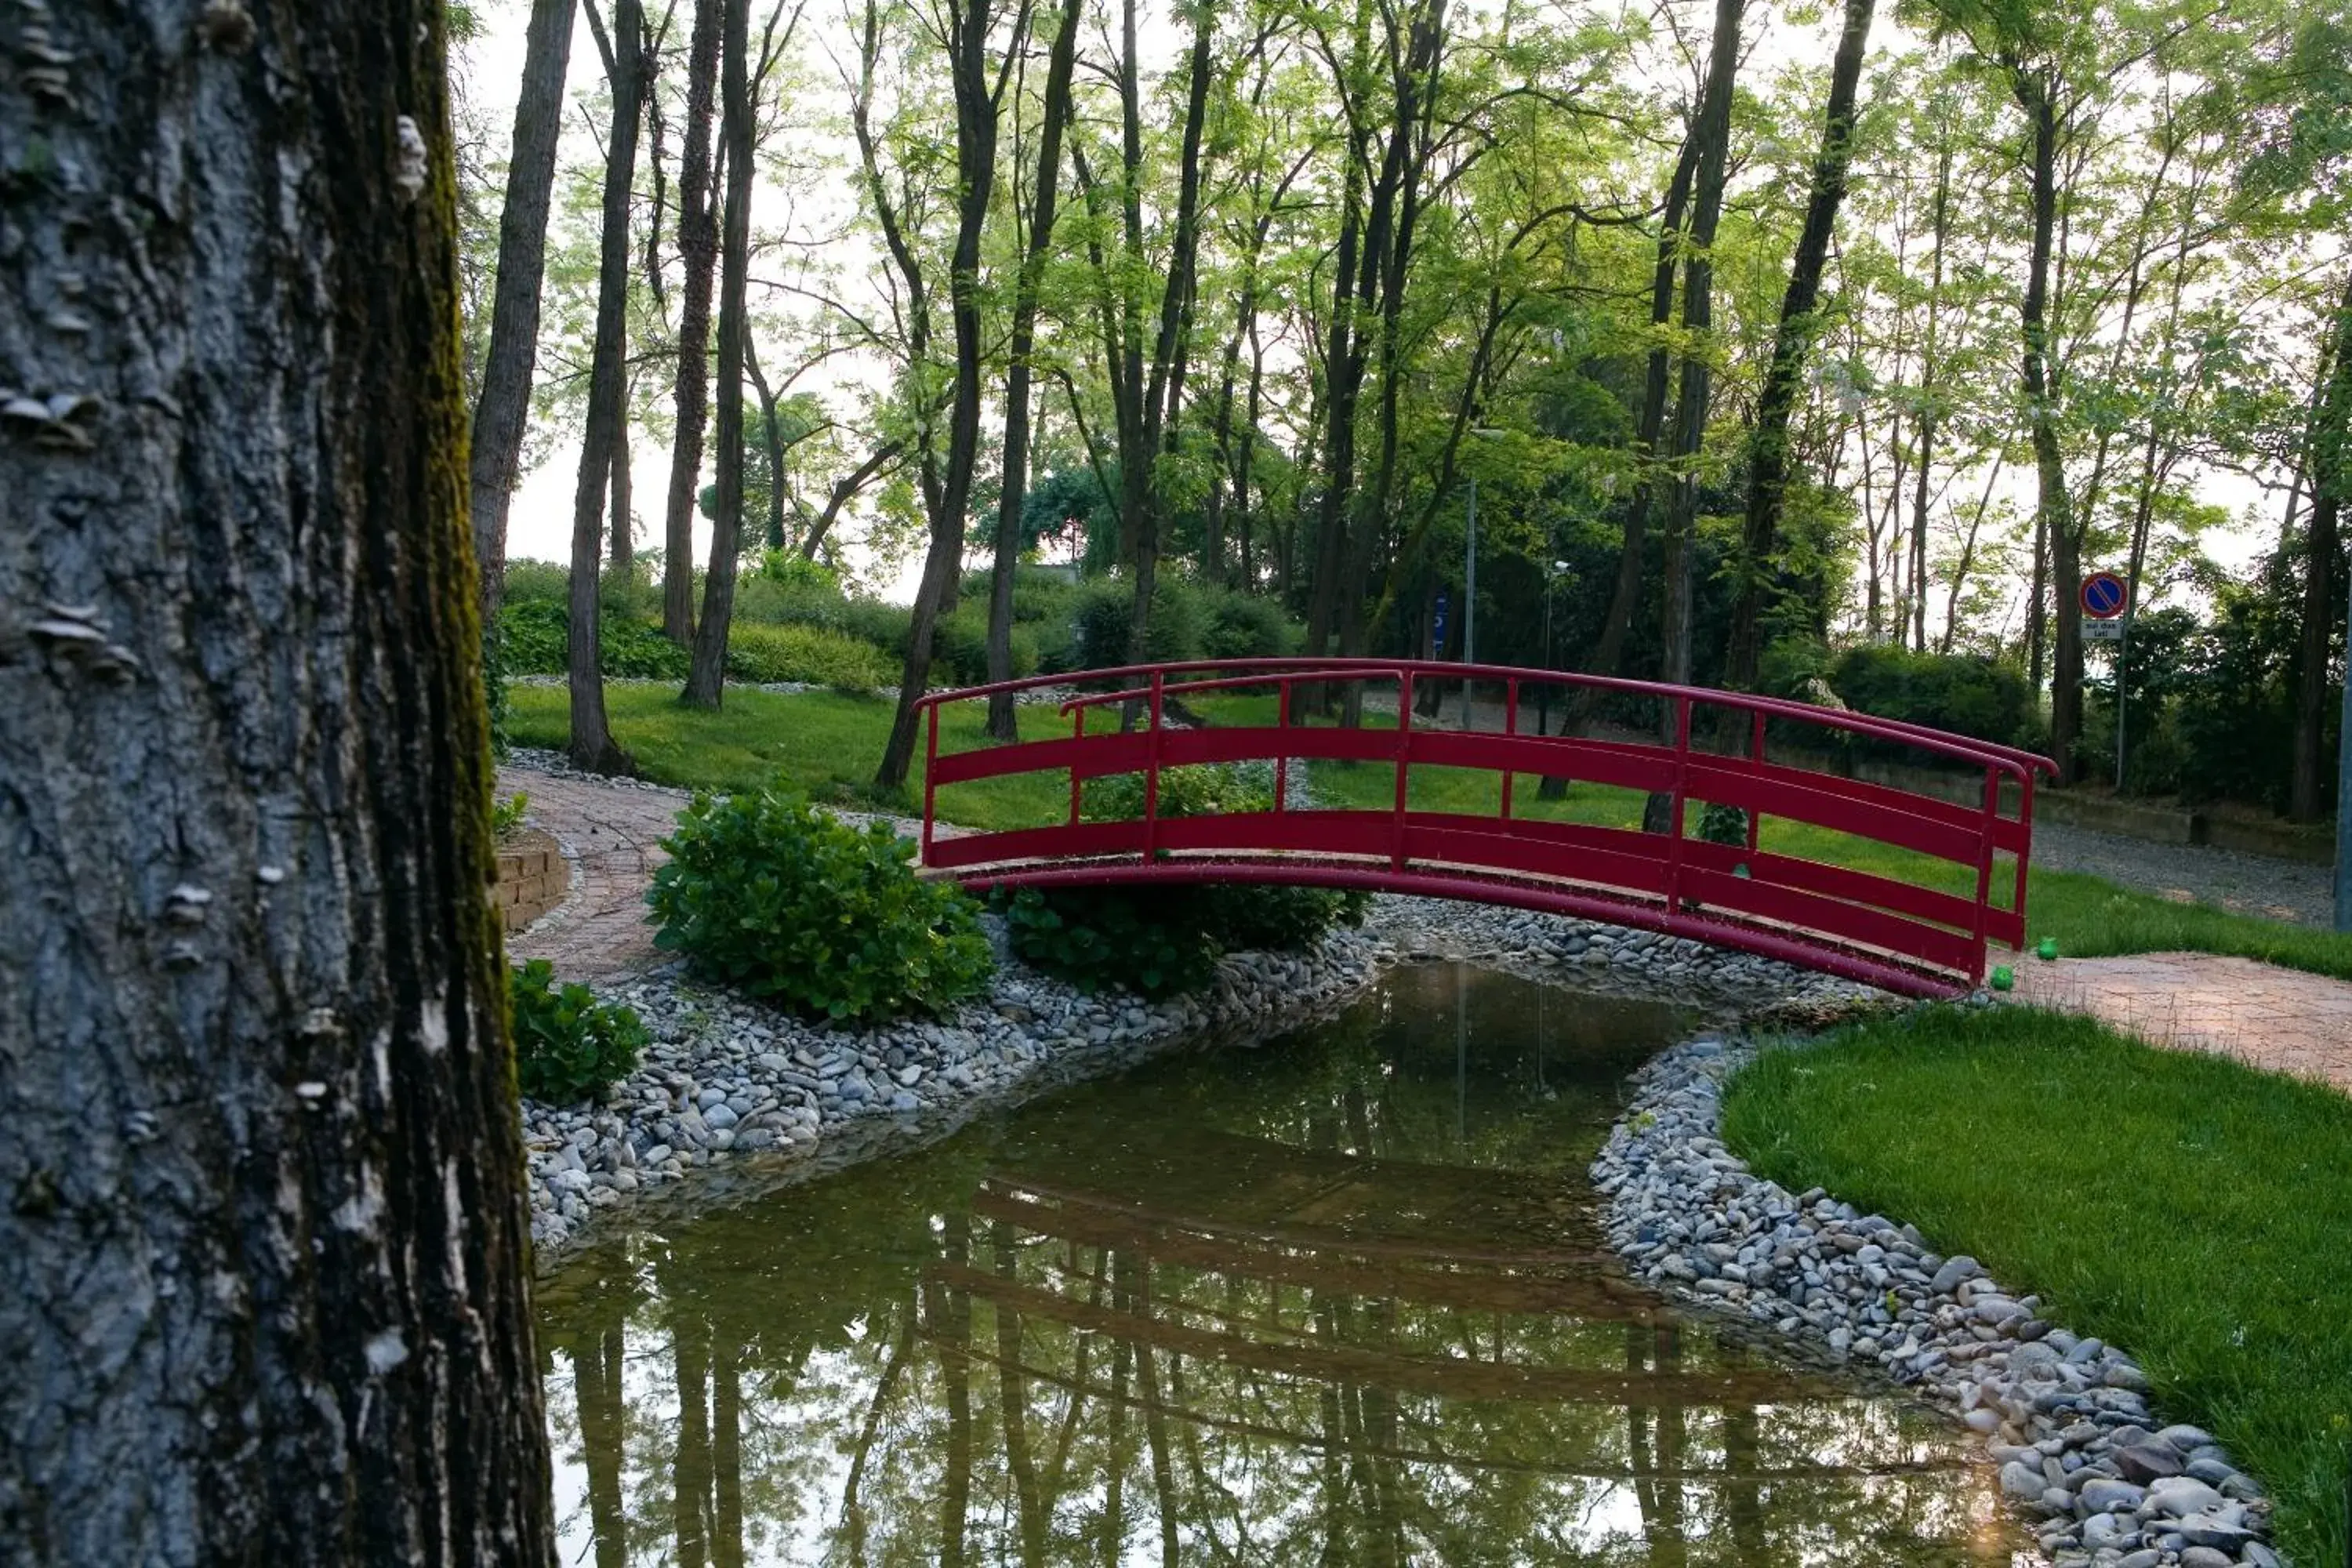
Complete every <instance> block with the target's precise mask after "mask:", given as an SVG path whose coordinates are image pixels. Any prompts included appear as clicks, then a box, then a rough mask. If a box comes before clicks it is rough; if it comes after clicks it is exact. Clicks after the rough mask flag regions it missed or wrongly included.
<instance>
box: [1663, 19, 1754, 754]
mask: <svg viewBox="0 0 2352 1568" xmlns="http://www.w3.org/2000/svg"><path fill="white" fill-rule="evenodd" d="M1743 8H1744V0H1716V6H1715V37H1714V42H1713V44H1712V46H1711V47H1710V50H1709V53H1708V57H1707V71H1706V89H1705V91H1704V95H1703V96H1702V98H1701V100H1700V102H1699V117H1698V124H1697V126H1696V128H1695V129H1694V131H1693V132H1692V134H1693V135H1694V136H1696V138H1697V141H1698V167H1697V171H1696V190H1695V194H1694V199H1693V202H1692V207H1691V227H1690V245H1691V252H1690V258H1689V260H1688V261H1687V262H1685V264H1684V269H1683V332H1684V335H1685V339H1686V340H1687V347H1686V349H1685V353H1684V355H1683V365H1682V385H1681V388H1680V390H1679V391H1678V393H1677V394H1676V395H1675V429H1674V438H1673V442H1672V446H1671V453H1672V455H1671V458H1670V459H1669V461H1670V462H1671V463H1672V465H1673V468H1672V471H1671V473H1670V474H1669V475H1668V479H1667V490H1666V516H1665V564H1664V572H1665V590H1666V602H1665V624H1664V638H1663V640H1664V668H1663V671H1662V675H1663V679H1666V680H1668V681H1674V682H1678V683H1679V682H1686V681H1688V680H1689V679H1690V674H1691V597H1692V584H1691V560H1690V556H1691V530H1692V524H1693V521H1695V518H1696V512H1697V510H1698V476H1697V473H1696V465H1697V462H1698V455H1699V448H1700V447H1701V445H1702V444H1703V443H1704V442H1705V440H1706V409H1707V388H1708V382H1709V377H1710V370H1709V366H1708V356H1707V347H1706V345H1707V340H1708V339H1709V337H1710V336H1711V335H1712V333H1713V331H1714V326H1715V316H1714V290H1713V282H1714V274H1715V259H1714V256H1713V254H1712V252H1713V248H1714V246H1715V226H1716V220H1717V218H1718V217H1720V216H1722V214H1723V181H1724V165H1725V163H1726V161H1727V155H1728V153H1729V152H1730V147H1731V88H1732V79H1733V77H1734V75H1735V74H1736V73H1737V72H1738V68H1739V19H1740V13H1741V11H1742V9H1743ZM1671 721H1672V720H1671V715H1670V716H1669V722H1671Z"/></svg>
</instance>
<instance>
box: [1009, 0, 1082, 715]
mask: <svg viewBox="0 0 2352 1568" xmlns="http://www.w3.org/2000/svg"><path fill="white" fill-rule="evenodd" d="M1078 13H1079V0H1063V5H1062V20H1061V26H1060V29H1059V30H1058V31H1057V32H1056V33H1055V35H1054V53H1053V58H1052V60H1051V62H1050V63H1049V64H1048V65H1047V67H1046V68H1045V108H1044V116H1045V118H1044V120H1043V121H1042V122H1041V123H1040V124H1039V126H1038V130H1037V187H1036V192H1035V195H1034V206H1033V208H1032V210H1031V213H1030V217H1029V249H1028V252H1027V254H1026V255H1025V256H1024V257H1023V258H1022V262H1021V276H1020V279H1019V280H1018V282H1017V283H1016V285H1015V287H1014V292H1013V344H1012V359H1013V363H1012V364H1011V366H1010V367H1009V368H1008V369H1007V370H1006V372H1005V376H1004V483H1003V486H1002V487H1001V489H1000V491H999V493H998V496H997V502H996V558H995V560H994V562H993V563H992V566H991V569H990V574H989V583H988V679H990V680H991V681H992V682H995V681H1003V680H1010V679H1013V572H1014V571H1015V569H1017V568H1018V566H1019V565H1020V563H1021V511H1022V508H1023V505H1024V503H1025V502H1026V500H1027V499H1028V494H1029V376H1030V366H1029V355H1030V351H1031V349H1032V347H1033V346H1034V343H1035V342H1036V335H1037V286H1038V284H1039V282H1040V281H1041V280H1042V279H1044V277H1045V258H1046V255H1047V254H1048V252H1050V251H1051V249H1052V248H1053V243H1054V214H1055V207H1056V205H1058V203H1059V201H1060V198H1061V179H1062V128H1063V125H1064V123H1065V122H1066V121H1067V120H1068V119H1069V114H1070V77H1071V75H1072V73H1073V71H1074V70H1075V68H1076V60H1077V45H1078ZM988 732H989V733H990V734H991V735H992V736H993V737H995V738H996V739H997V740H1000V741H1013V740H1018V739H1019V738H1020V731H1018V730H1017V729H1016V728H1015V724H1014V717H1013V694H1012V693H1011V692H1009V691H1000V692H998V693H997V694H996V695H995V696H993V697H991V698H990V699H989V700H988Z"/></svg>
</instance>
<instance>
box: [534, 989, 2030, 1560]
mask: <svg viewBox="0 0 2352 1568" xmlns="http://www.w3.org/2000/svg"><path fill="white" fill-rule="evenodd" d="M1684 1023H1685V1020H1684V1019H1683V1018H1681V1017H1680V1016H1677V1015H1676V1014H1675V1012H1674V1011H1673V1010H1672V1009H1670V1008H1667V1007H1665V1006H1663V1005H1653V1004H1647V1003H1638V1002H1627V1001H1622V1000H1612V999H1607V998H1602V997H1599V996H1594V995H1590V994H1580V993H1575V992H1569V991H1562V990H1558V989H1552V988H1547V987H1543V986H1539V985H1536V984H1531V983H1528V982H1526V981H1521V980H1517V979H1514V978H1511V977H1508V976H1505V975H1498V974H1494V973H1482V972H1478V971H1475V970H1465V969H1463V968H1460V967H1458V966H1452V965H1439V966H1428V967H1422V968H1415V969H1407V970H1402V971H1398V972H1396V973H1391V975H1389V976H1388V977H1387V978H1386V979H1385V980H1384V981H1383V982H1382V983H1381V984H1380V985H1379V986H1378V987H1377V988H1376V989H1375V990H1374V991H1373V992H1372V993H1370V994H1368V995H1367V997H1366V998H1365V999H1363V1000H1362V1001H1361V1002H1360V1003H1359V1004H1358V1005H1355V1006H1354V1007H1352V1008H1351V1009H1349V1011H1348V1012H1346V1013H1344V1014H1342V1015H1340V1016H1338V1017H1337V1018H1336V1019H1334V1020H1333V1021H1331V1022H1329V1023H1328V1024H1325V1025H1322V1026H1317V1027H1314V1028H1310V1029H1306V1030H1302V1031H1300V1032H1298V1033H1296V1034H1293V1035H1290V1036H1287V1037H1282V1038H1279V1039H1276V1040H1274V1041H1271V1042H1268V1043H1266V1044H1265V1045H1263V1046H1260V1047H1251V1048H1224V1049H1214V1050H1201V1051H1195V1052H1192V1053H1190V1054H1184V1055H1179V1056H1175V1057H1171V1058H1163V1059H1161V1060H1160V1061H1158V1062H1156V1063H1154V1064H1151V1065H1150V1066H1147V1067H1144V1068H1139V1069H1137V1070H1135V1071H1132V1072H1130V1073H1128V1074H1126V1075H1124V1076H1122V1077H1120V1078H1118V1079H1112V1080H1109V1081H1105V1082H1099V1083H1095V1084H1090V1085H1085V1086H1081V1087H1078V1088H1076V1089H1069V1090H1066V1091H1064V1092H1062V1093H1059V1094H1057V1095H1055V1096H1054V1097H1053V1098H1051V1099H1049V1100H1044V1101H1040V1102H1038V1103H1035V1104H1033V1105H1031V1106H1029V1107H1026V1108H1024V1109H1022V1110H1017V1111H1013V1112H1010V1113H1007V1114H1004V1115H1002V1116H998V1117H995V1118H992V1119H988V1120H985V1121H981V1122H979V1123H976V1124H974V1125H972V1126H971V1127H969V1128H966V1129H965V1130H964V1131H961V1132H960V1133H958V1134H957V1135H956V1136H954V1137H952V1138H950V1139H949V1140H947V1141H945V1142H940V1143H938V1144H935V1145H933V1146H932V1147H930V1148H929V1149H926V1150H924V1151H922V1152H918V1153H914V1154H910V1155H908V1156H905V1157H902V1158H898V1159H892V1160H887V1161H879V1162H876V1163H868V1164H865V1165H861V1166H857V1167H855V1168H852V1169H850V1170H847V1171H845V1172H841V1173H835V1174H832V1175H828V1176H824V1177H821V1178H817V1179H814V1180H812V1181H809V1182H806V1183H803V1184H797V1185H793V1186H790V1187H787V1188H785V1189H783V1190H782V1191H778V1192H774V1193H772V1194H768V1195H765V1196H763V1197H758V1198H752V1199H749V1200H746V1201H741V1202H739V1203H737V1204H735V1205H733V1206H730V1207H727V1208H724V1209H720V1210H718V1211H716V1212H709V1213H705V1214H700V1215H693V1216H691V1217H688V1216H683V1215H679V1216H666V1217H663V1218H661V1219H659V1220H658V1221H656V1220H654V1219H650V1218H649V1219H647V1220H646V1221H643V1222H641V1223H640V1225H639V1227H638V1228H636V1229H635V1230H633V1231H627V1232H623V1233H618V1234H614V1235H612V1236H610V1237H609V1238H608V1239H606V1240H605V1241H604V1243H603V1244H602V1245H601V1246H599V1247H595V1248H593V1249H591V1250H588V1251H585V1252H583V1253H582V1254H581V1255H579V1256H578V1257H577V1258H574V1259H573V1260H572V1261H571V1262H570V1263H569V1264H567V1265H566V1266H565V1267H564V1268H562V1270H561V1271H560V1272H559V1273H557V1274H556V1275H555V1276H553V1277H552V1278H551V1279H548V1280H545V1281H543V1282H542V1286H541V1291H540V1311H541V1323H540V1332H541V1352H542V1355H543V1356H544V1357H545V1360H546V1369H547V1373H548V1377H547V1384H548V1403H549V1406H550V1419H551V1422H552V1424H553V1440H554V1448H555V1454H556V1495H557V1504H558V1508H559V1510H560V1511H561V1514H562V1527H563V1531H564V1537H565V1550H564V1560H565V1562H566V1563H592V1562H593V1563H596V1564H597V1565H598V1568H617V1565H619V1564H624V1563H631V1564H634V1563H677V1564H682V1565H685V1568H701V1565H704V1564H709V1565H710V1568H733V1565H736V1564H747V1563H828V1564H844V1565H849V1568H863V1565H866V1564H894V1565H895V1564H907V1565H912V1564H927V1563H971V1564H981V1563H987V1564H997V1563H1003V1564H1016V1565H1020V1568H1034V1565H1038V1564H1046V1563H1054V1564H1060V1563H1227V1562H1234V1563H1315V1564H1324V1565H1339V1564H1350V1565H1352V1564H1403V1563H1480V1564H1486V1563H1492V1564H1496V1565H1504V1564H1518V1563H1608V1564H1627V1565H1632V1564H1652V1565H1656V1568H1674V1565H1685V1568H1701V1565H1715V1564H1739V1565H1742V1568H1761V1565H1764V1564H1783V1563H1787V1564H1797V1563H1822V1564H1904V1565H1909V1564H1920V1565H1925V1564H1931V1563H2009V1562H2011V1560H2012V1559H2011V1554H2012V1553H2013V1552H2014V1553H2026V1552H2029V1551H2030V1542H2027V1541H2026V1540H2025V1538H2024V1537H2023V1536H2022V1534H2021V1532H2019V1531H2015V1530H2014V1529H2013V1527H2011V1525H2009V1524H2008V1523H2006V1522H2005V1521H2003V1519H2002V1516H2001V1515H2000V1510H1998V1508H1997V1507H1996V1506H1995V1502H1994V1497H1993V1489H1992V1486H1991V1484H1990V1478H1989V1477H1988V1475H1987V1474H1986V1472H1985V1471H1984V1469H1983V1468H1982V1467H1981V1465H1980V1464H1979V1462H1978V1461H1977V1459H1976V1458H1975V1457H1974V1456H1975V1453H1976V1450H1975V1449H1974V1447H1972V1445H1971V1443H1970V1442H1969V1440H1968V1435H1967V1434H1965V1433H1962V1432H1959V1431H1957V1430H1956V1429H1954V1428H1952V1427H1950V1426H1948V1425H1946V1424H1944V1423H1942V1422H1941V1421H1939V1420H1938V1419H1937V1418H1936V1417H1935V1416H1934V1415H1930V1414H1929V1413H1927V1411H1925V1410H1924V1409H1921V1408H1919V1407H1917V1406H1916V1405H1912V1404H1910V1403H1908V1402H1907V1401H1905V1400H1903V1399H1902V1398H1900V1397H1899V1396H1896V1395H1895V1394H1891V1393H1887V1392H1885V1391H1870V1390H1864V1389H1861V1388H1858V1387H1857V1386H1855V1385H1853V1384H1843V1383H1838V1382H1834V1381H1830V1380H1827V1379H1825V1378H1824V1377H1822V1375H1820V1374H1819V1373H1810V1372H1805V1371H1801V1370H1799V1369H1797V1368H1795V1367H1793V1366H1790V1365H1787V1364H1783V1363H1777V1362H1776V1361H1774V1360H1773V1359H1771V1358H1770V1357H1769V1355H1767V1354H1765V1353H1761V1352H1758V1351H1757V1350H1755V1349H1752V1348H1748V1347H1745V1346H1742V1345H1740V1344H1737V1343H1734V1342H1730V1341H1729V1340H1727V1339H1726V1338H1725V1337H1724V1336H1723V1335H1722V1334H1720V1333H1718V1332H1717V1331H1714V1330H1712V1329H1710V1328H1708V1327H1706V1326H1704V1325H1702V1324H1700V1323H1698V1322H1696V1321H1683V1320H1680V1319H1678V1318H1677V1317H1676V1316H1675V1314H1674V1313H1673V1312H1671V1311H1670V1310H1667V1308H1666V1306H1665V1304H1664V1302H1663V1301H1661V1300H1659V1299H1657V1298H1656V1297H1655V1296H1654V1295H1652V1294H1651V1293H1650V1292H1649V1291H1647V1290H1646V1289H1642V1288H1640V1287H1638V1286H1635V1285H1633V1284H1632V1283H1631V1282H1629V1281H1627V1280H1626V1279H1624V1278H1623V1276H1622V1272H1621V1271H1620V1270H1619V1269H1618V1268H1616V1267H1615V1266H1614V1264H1613V1263H1612V1260H1611V1259H1610V1258H1609V1257H1608V1256H1607V1254H1606V1252H1605V1248H1604V1244H1603V1243H1602V1241H1601V1235H1600V1230H1599V1226H1598V1222H1597V1218H1596V1215H1595V1214H1594V1211H1593V1207H1592V1200H1591V1190H1590V1187H1589V1186H1588V1184H1587V1183H1586V1180H1585V1176H1584V1171H1585V1167H1586V1165H1587V1163H1589V1162H1590V1160H1591V1156H1592V1154H1593V1152H1595V1150H1596V1149H1597V1148H1598V1147H1599V1145H1600V1143H1601V1141H1602V1140H1603V1139H1604V1138H1605V1137H1606V1135H1607V1132H1608V1128H1609V1124H1610V1121H1612V1117H1613V1115H1614V1113H1615V1108H1616V1106H1617V1104H1618V1102H1619V1097H1620V1093H1621V1088H1620V1086H1621V1084H1622V1080H1623V1079H1624V1077H1625V1075H1626V1074H1627V1073H1628V1072H1629V1071H1630V1070H1632V1069H1633V1068H1634V1067H1636V1066H1638V1065H1639V1064H1640V1063H1641V1061H1642V1060H1643V1058H1645V1057H1646V1056H1648V1055H1649V1054H1650V1053H1652V1052H1654V1050H1656V1049H1658V1048H1659V1047H1662V1046H1664V1044H1666V1043H1668V1042H1669V1041H1671V1040H1672V1039H1673V1038H1674V1037H1675V1034H1676V1031H1677V1029H1678V1028H1679V1027H1680V1026H1682V1025H1683V1024H1684Z"/></svg>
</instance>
